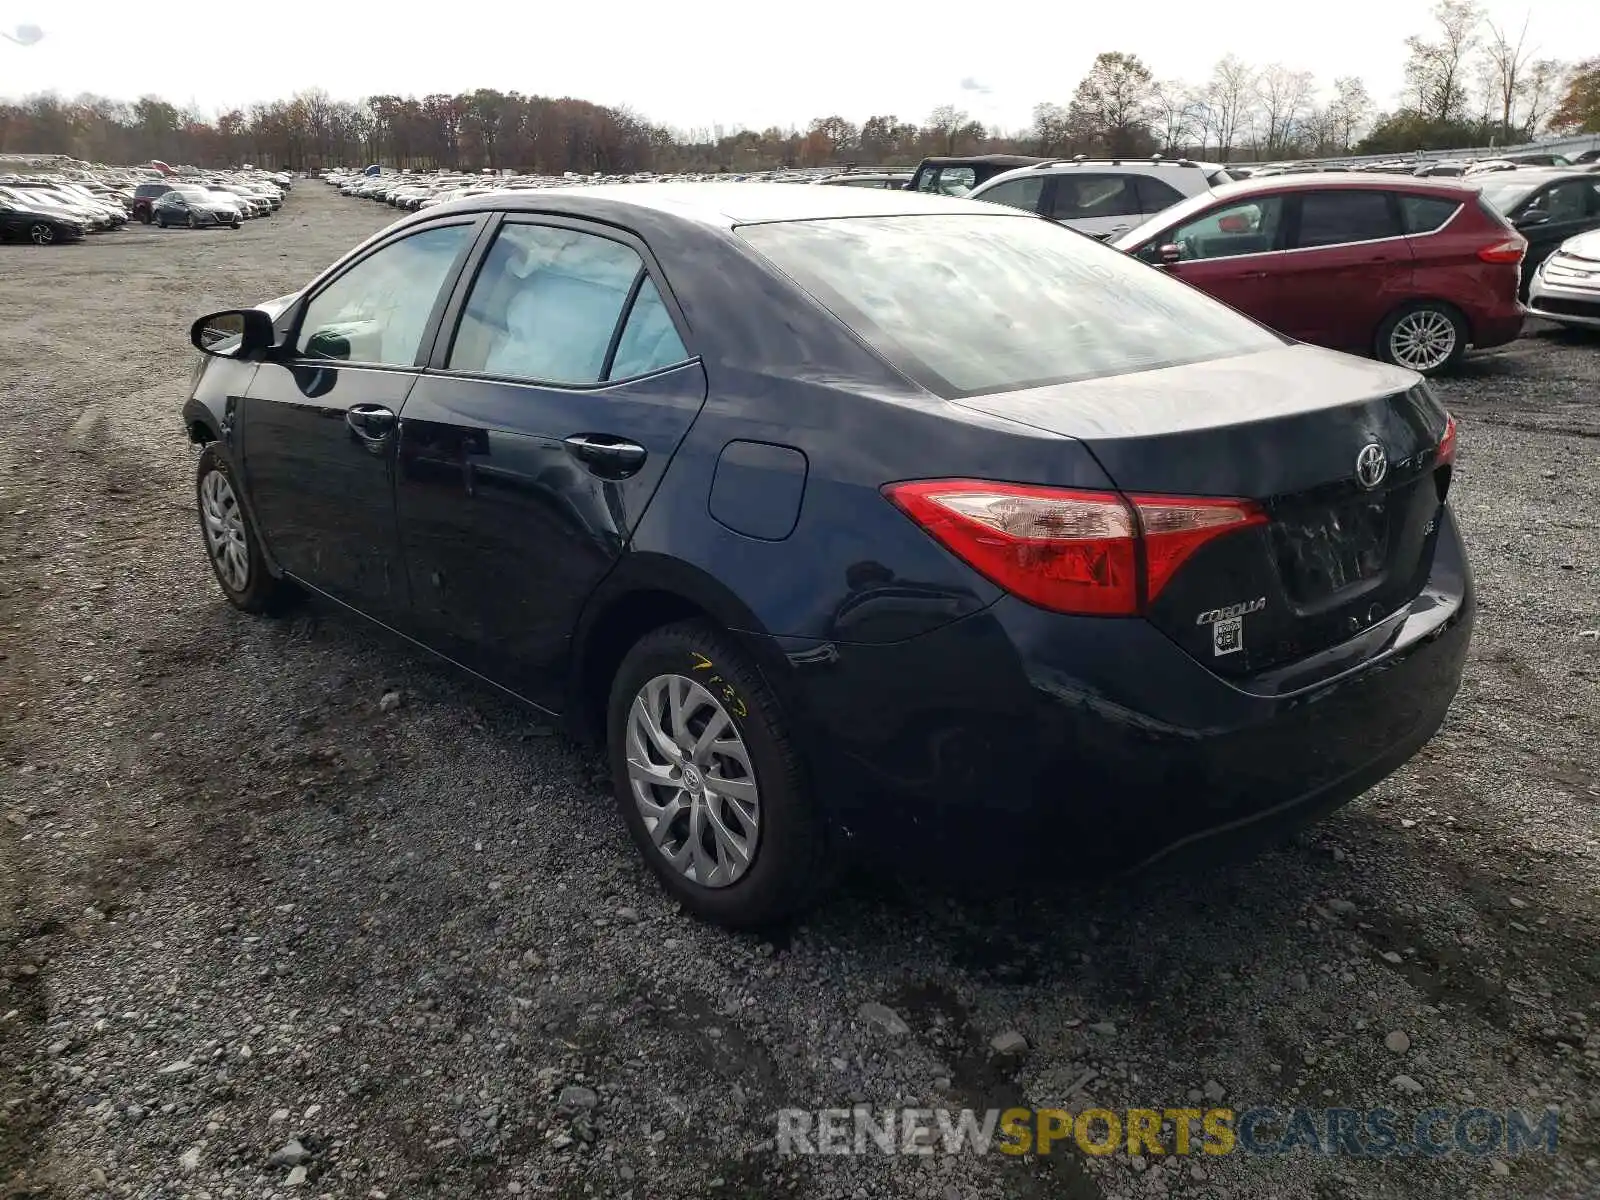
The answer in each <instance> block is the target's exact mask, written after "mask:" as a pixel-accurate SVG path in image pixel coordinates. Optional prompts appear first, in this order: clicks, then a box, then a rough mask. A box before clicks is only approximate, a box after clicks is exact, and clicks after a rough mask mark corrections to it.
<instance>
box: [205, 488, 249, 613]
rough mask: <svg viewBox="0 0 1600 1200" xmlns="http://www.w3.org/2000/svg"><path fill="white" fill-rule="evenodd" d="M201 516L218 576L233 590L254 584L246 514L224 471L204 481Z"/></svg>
mask: <svg viewBox="0 0 1600 1200" xmlns="http://www.w3.org/2000/svg"><path fill="white" fill-rule="evenodd" d="M200 519H201V521H202V523H203V524H204V525H205V531H206V553H207V554H209V555H210V556H211V565H212V566H213V567H214V568H215V569H216V572H217V577H218V578H219V579H221V580H222V582H223V584H224V585H226V586H227V588H228V589H229V590H230V591H234V592H242V591H244V590H245V588H247V587H248V586H249V585H250V547H249V545H248V544H247V543H246V541H245V532H244V514H243V513H242V512H240V510H239V498H238V497H237V496H235V495H234V494H233V485H232V484H231V483H229V482H228V477H227V476H226V475H224V474H223V473H222V472H221V471H212V472H210V473H209V474H208V475H207V476H206V477H205V478H204V479H203V480H201V482H200Z"/></svg>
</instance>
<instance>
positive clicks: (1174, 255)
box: [1142, 242, 1183, 267]
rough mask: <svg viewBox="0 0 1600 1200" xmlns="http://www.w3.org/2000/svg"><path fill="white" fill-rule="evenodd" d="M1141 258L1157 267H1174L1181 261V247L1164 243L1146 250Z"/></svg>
mask: <svg viewBox="0 0 1600 1200" xmlns="http://www.w3.org/2000/svg"><path fill="white" fill-rule="evenodd" d="M1142 257H1143V258H1144V260H1145V261H1146V262H1148V263H1151V264H1152V265H1154V266H1157V267H1175V266H1177V265H1178V264H1179V263H1181V262H1182V261H1183V247H1181V246H1178V245H1175V244H1173V243H1172V242H1166V243H1164V244H1161V245H1156V246H1151V247H1149V248H1147V249H1146V250H1145V252H1144V254H1143V255H1142Z"/></svg>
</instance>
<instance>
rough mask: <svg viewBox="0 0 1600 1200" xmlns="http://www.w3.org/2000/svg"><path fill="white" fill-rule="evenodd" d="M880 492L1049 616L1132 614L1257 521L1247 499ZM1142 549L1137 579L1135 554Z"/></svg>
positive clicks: (924, 486) (925, 489)
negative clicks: (1198, 556)
mask: <svg viewBox="0 0 1600 1200" xmlns="http://www.w3.org/2000/svg"><path fill="white" fill-rule="evenodd" d="M884 492H885V494H887V495H888V497H889V498H890V499H891V500H893V501H894V503H895V504H897V505H899V507H900V508H901V509H902V510H903V511H904V512H905V513H906V514H907V515H908V516H909V517H911V519H912V520H914V521H916V523H917V524H918V525H920V526H922V528H923V529H925V530H926V531H927V532H928V533H930V534H931V535H932V536H933V537H935V538H936V539H938V540H939V542H941V543H942V544H943V545H944V546H945V548H946V549H948V550H949V551H950V552H951V553H952V554H954V555H956V556H957V557H958V558H960V559H961V560H962V561H963V562H965V563H967V565H969V566H971V567H972V568H973V569H974V570H976V571H978V572H980V573H981V574H983V575H984V576H985V577H987V578H988V579H990V580H992V581H993V582H994V583H996V584H998V585H999V586H1001V587H1003V588H1005V590H1006V591H1008V592H1010V593H1011V594H1012V595H1014V596H1018V597H1021V598H1022V599H1024V600H1026V601H1028V602H1029V603H1031V604H1037V605H1038V606H1039V607H1041V608H1048V609H1051V610H1053V611H1055V612H1064V613H1078V614H1082V615H1086V616H1132V615H1134V614H1136V613H1137V612H1138V611H1139V608H1140V603H1141V599H1140V595H1141V592H1142V593H1143V595H1144V597H1145V601H1146V602H1148V601H1149V600H1153V599H1155V597H1156V596H1157V595H1159V594H1160V592H1161V589H1162V588H1163V587H1165V586H1166V584H1167V582H1168V581H1169V580H1170V579H1171V578H1172V576H1173V573H1174V572H1176V571H1177V569H1178V567H1179V566H1181V565H1182V564H1183V562H1184V560H1185V559H1187V558H1188V557H1189V556H1190V555H1191V554H1193V553H1194V552H1195V551H1196V550H1197V549H1199V547H1200V546H1202V545H1204V544H1205V543H1206V542H1208V541H1210V540H1211V539H1212V538H1215V537H1218V536H1220V535H1222V534H1224V533H1231V532H1232V531H1234V530H1236V529H1242V528H1244V527H1245V526H1247V525H1255V524H1260V523H1261V522H1264V521H1265V520H1266V515H1265V514H1264V513H1263V512H1262V511H1261V510H1260V509H1259V508H1258V507H1257V506H1256V505H1254V504H1252V503H1251V502H1250V501H1247V500H1212V499H1202V500H1190V499H1185V498H1182V497H1173V496H1136V497H1133V499H1132V500H1131V501H1130V500H1127V499H1124V498H1123V497H1122V496H1120V495H1118V494H1117V493H1116V492H1093V491H1074V490H1067V489H1064V488H1049V487H1037V486H1033V485H1030V484H1015V483H991V482H988V481H984V480H974V479H940V480H924V481H921V482H916V483H896V484H890V485H889V486H888V487H886V488H884ZM1141 543H1142V544H1143V548H1144V559H1145V570H1144V576H1145V577H1144V579H1143V581H1142V587H1141V579H1140V561H1139V553H1138V551H1139V548H1140V545H1141Z"/></svg>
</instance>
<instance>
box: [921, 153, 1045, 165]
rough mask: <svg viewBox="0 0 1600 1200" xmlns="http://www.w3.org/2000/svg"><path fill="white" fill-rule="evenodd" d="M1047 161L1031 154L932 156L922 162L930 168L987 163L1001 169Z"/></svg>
mask: <svg viewBox="0 0 1600 1200" xmlns="http://www.w3.org/2000/svg"><path fill="white" fill-rule="evenodd" d="M1049 161H1050V160H1049V159H1047V158H1039V157H1038V156H1036V155H1031V154H944V155H933V156H931V157H928V158H925V159H923V160H922V162H923V164H924V165H925V166H930V167H959V166H962V165H964V164H968V163H989V164H992V165H994V166H1002V167H1026V166H1028V165H1029V164H1031V163H1042V162H1049Z"/></svg>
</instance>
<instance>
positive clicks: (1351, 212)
mask: <svg viewBox="0 0 1600 1200" xmlns="http://www.w3.org/2000/svg"><path fill="white" fill-rule="evenodd" d="M1399 233H1400V226H1399V224H1398V223H1397V221H1396V218H1395V213H1394V210H1393V209H1392V208H1391V207H1390V205H1389V193H1388V192H1377V191H1355V190H1351V191H1347V192H1304V193H1302V194H1301V197H1300V236H1299V239H1298V240H1297V242H1296V245H1298V246H1299V247H1301V248H1302V249H1308V248H1310V247H1313V246H1340V245H1344V244H1345V243H1347V242H1371V241H1376V240H1377V239H1378V238H1387V237H1396V236H1398V235H1399Z"/></svg>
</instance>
